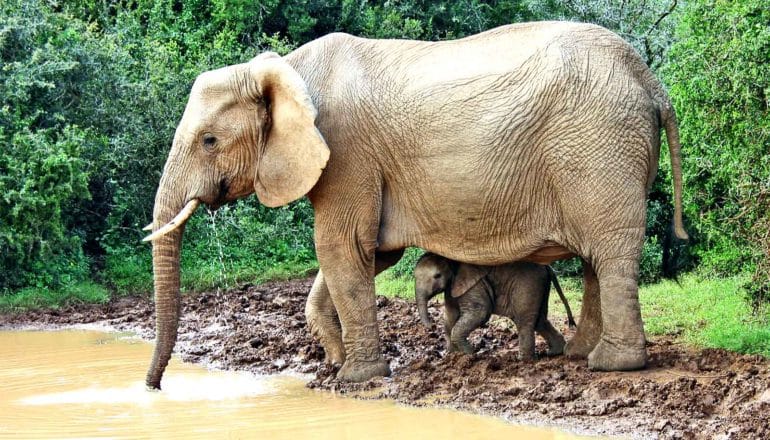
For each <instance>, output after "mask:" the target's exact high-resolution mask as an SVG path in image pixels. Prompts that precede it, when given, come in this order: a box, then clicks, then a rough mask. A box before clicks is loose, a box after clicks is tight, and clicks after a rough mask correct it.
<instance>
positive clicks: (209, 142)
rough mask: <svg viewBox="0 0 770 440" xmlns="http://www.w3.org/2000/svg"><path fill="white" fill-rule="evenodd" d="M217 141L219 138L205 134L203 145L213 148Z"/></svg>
mask: <svg viewBox="0 0 770 440" xmlns="http://www.w3.org/2000/svg"><path fill="white" fill-rule="evenodd" d="M216 143H217V138H216V137H215V136H214V135H212V134H208V133H206V134H204V135H203V146H204V147H206V148H211V147H213V146H214V144H216Z"/></svg>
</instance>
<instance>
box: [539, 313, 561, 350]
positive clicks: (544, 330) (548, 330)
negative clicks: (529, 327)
mask: <svg viewBox="0 0 770 440" xmlns="http://www.w3.org/2000/svg"><path fill="white" fill-rule="evenodd" d="M535 330H536V331H537V333H538V334H539V335H540V336H542V337H543V338H544V339H545V341H546V342H547V343H548V354H549V355H551V356H555V355H559V354H562V353H564V346H565V344H566V343H565V341H564V336H562V334H561V333H559V331H558V330H556V329H555V328H554V327H553V325H552V324H551V321H549V320H548V319H547V318H546V317H542V319H541V320H540V321H539V322H538V325H537V327H535Z"/></svg>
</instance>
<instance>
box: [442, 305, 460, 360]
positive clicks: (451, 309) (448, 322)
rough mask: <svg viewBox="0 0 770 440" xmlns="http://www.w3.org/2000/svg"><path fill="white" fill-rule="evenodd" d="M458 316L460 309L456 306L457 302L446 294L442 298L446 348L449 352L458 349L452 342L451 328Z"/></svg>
mask: <svg viewBox="0 0 770 440" xmlns="http://www.w3.org/2000/svg"><path fill="white" fill-rule="evenodd" d="M459 318H460V310H459V309H458V308H457V303H456V302H455V301H453V298H451V297H449V295H447V298H446V299H445V300H444V331H445V332H446V349H447V351H449V352H451V351H458V350H459V349H458V348H457V347H455V346H454V345H453V344H452V329H453V328H454V327H455V325H456V324H457V320H458V319H459Z"/></svg>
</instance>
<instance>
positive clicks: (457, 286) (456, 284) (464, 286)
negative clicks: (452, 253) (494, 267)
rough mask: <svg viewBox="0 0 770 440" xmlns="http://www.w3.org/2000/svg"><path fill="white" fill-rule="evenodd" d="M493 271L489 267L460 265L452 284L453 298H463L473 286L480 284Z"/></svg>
mask: <svg viewBox="0 0 770 440" xmlns="http://www.w3.org/2000/svg"><path fill="white" fill-rule="evenodd" d="M490 270H491V268H490V267H488V266H476V265H475V264H460V267H459V268H458V269H457V273H455V277H454V281H453V282H452V297H453V298H457V297H459V296H463V295H464V294H465V293H466V292H467V291H469V290H470V289H471V288H472V287H473V286H475V285H476V284H478V283H479V281H481V279H482V278H484V277H485V276H487V275H488V274H489V271H490Z"/></svg>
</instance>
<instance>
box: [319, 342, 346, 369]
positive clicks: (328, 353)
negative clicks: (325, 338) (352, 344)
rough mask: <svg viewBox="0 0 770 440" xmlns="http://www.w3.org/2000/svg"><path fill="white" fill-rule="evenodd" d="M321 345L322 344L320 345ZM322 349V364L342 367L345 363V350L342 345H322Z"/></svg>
mask: <svg viewBox="0 0 770 440" xmlns="http://www.w3.org/2000/svg"><path fill="white" fill-rule="evenodd" d="M322 345H323V344H322ZM323 347H324V353H325V356H324V362H325V363H327V364H329V365H342V364H344V363H345V349H344V348H343V346H342V344H338V345H337V346H335V345H334V344H328V345H323Z"/></svg>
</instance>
